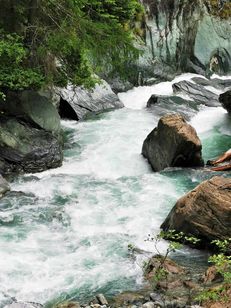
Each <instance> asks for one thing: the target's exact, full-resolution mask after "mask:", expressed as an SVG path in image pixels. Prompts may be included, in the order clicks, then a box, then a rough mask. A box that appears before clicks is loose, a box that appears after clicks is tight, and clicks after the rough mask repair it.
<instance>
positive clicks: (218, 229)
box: [161, 176, 231, 246]
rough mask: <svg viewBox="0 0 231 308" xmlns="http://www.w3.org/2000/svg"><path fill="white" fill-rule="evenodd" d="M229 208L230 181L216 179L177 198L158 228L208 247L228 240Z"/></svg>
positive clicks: (230, 209)
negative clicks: (193, 238)
mask: <svg viewBox="0 0 231 308" xmlns="http://www.w3.org/2000/svg"><path fill="white" fill-rule="evenodd" d="M230 205H231V179H229V178H224V177H218V176H216V177H213V178H212V179H210V180H207V181H204V182H202V183H201V184H200V185H198V186H197V187H196V188H195V189H193V190H192V191H190V192H189V193H187V194H186V195H185V196H183V197H182V198H180V199H179V200H178V201H177V203H176V205H175V206H174V207H173V209H172V210H171V212H170V213H169V215H168V217H167V218H166V220H165V221H164V223H163V224H162V226H161V228H162V229H163V230H176V232H181V231H182V232H184V233H185V234H187V235H193V236H195V237H196V238H198V239H201V245H203V246H208V245H210V243H211V241H213V240H225V239H228V238H230V234H231V223H230V221H231V207H230Z"/></svg>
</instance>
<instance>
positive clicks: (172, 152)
mask: <svg viewBox="0 0 231 308" xmlns="http://www.w3.org/2000/svg"><path fill="white" fill-rule="evenodd" d="M201 150H202V145H201V142H200V139H199V138H198V136H197V133H196V131H195V129H194V128H193V127H192V126H191V125H189V124H188V123H187V122H186V121H185V119H184V118H183V117H182V116H181V115H178V114H170V115H166V116H163V117H162V118H161V119H160V120H159V123H158V126H157V127H156V128H155V129H154V130H153V131H152V132H151V133H150V134H149V135H148V136H147V138H146V139H145V141H144V143H143V148H142V154H143V156H144V157H145V158H147V159H148V162H149V163H150V164H151V166H152V168H153V170H154V171H161V170H163V169H165V168H167V167H199V166H203V164H204V162H203V159H202V156H201Z"/></svg>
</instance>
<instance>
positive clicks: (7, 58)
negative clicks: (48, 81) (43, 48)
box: [0, 34, 43, 99]
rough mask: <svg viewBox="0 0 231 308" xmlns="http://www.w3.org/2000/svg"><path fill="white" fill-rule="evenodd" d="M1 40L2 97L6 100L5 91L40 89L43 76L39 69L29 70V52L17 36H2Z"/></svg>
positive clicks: (0, 78)
mask: <svg viewBox="0 0 231 308" xmlns="http://www.w3.org/2000/svg"><path fill="white" fill-rule="evenodd" d="M0 37H1V40H0V89H1V91H0V96H1V98H2V99H4V98H5V94H4V90H6V89H11V90H23V89H26V88H40V87H41V86H42V84H43V76H42V75H41V74H40V72H39V71H38V70H37V69H32V68H27V67H26V66H25V60H26V58H27V55H28V50H27V49H26V48H25V47H24V45H23V43H22V40H21V38H20V37H19V36H17V35H10V34H8V35H5V36H4V35H1V36H0Z"/></svg>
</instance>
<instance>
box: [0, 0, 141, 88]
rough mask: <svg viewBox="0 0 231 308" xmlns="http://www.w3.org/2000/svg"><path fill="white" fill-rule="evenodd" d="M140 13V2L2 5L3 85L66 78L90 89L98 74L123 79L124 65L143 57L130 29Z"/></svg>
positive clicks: (61, 0)
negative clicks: (119, 76)
mask: <svg viewBox="0 0 231 308" xmlns="http://www.w3.org/2000/svg"><path fill="white" fill-rule="evenodd" d="M142 12H143V8H142V6H141V4H140V3H139V1H138V0H127V1H123V0H103V1H99V0H91V1H88V0H39V1H38V0H30V1H26V0H19V1H12V2H11V6H10V5H6V4H4V3H3V5H2V7H1V12H0V29H2V30H0V31H1V33H2V35H1V43H0V67H1V72H2V73H3V74H2V77H0V78H1V80H0V89H5V88H6V89H12V90H16V89H24V88H31V87H41V86H42V84H43V83H46V84H47V83H49V84H57V85H62V86H64V85H66V84H67V83H68V82H72V83H74V84H76V85H85V86H87V87H92V86H93V85H94V84H95V82H97V79H96V78H95V77H94V73H96V74H98V73H101V72H105V71H106V72H107V73H108V74H109V73H111V74H115V73H116V74H117V75H118V74H119V75H121V76H124V77H125V76H126V74H127V70H126V65H127V64H129V62H130V61H133V60H134V59H136V58H137V57H138V56H139V52H138V51H137V49H136V48H134V46H133V34H132V31H131V28H132V24H133V22H134V21H135V20H136V16H138V15H140V14H142ZM5 16H6V18H3V17H5ZM7 67H8V70H7Z"/></svg>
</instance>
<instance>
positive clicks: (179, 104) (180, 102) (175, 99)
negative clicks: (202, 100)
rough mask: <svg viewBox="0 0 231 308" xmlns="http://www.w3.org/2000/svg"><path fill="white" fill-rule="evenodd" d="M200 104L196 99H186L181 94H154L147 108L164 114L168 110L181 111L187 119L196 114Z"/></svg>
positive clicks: (161, 114) (158, 113)
mask: <svg viewBox="0 0 231 308" xmlns="http://www.w3.org/2000/svg"><path fill="white" fill-rule="evenodd" d="M198 107H199V104H198V103H197V102H195V101H190V100H186V99H184V98H181V97H179V96H165V95H156V94H153V95H152V96H151V97H150V98H149V100H148V102H147V108H151V109H152V110H154V111H155V115H158V116H163V115H165V114H166V110H168V111H169V112H171V113H179V114H181V115H182V116H183V117H185V118H186V119H187V120H189V119H190V118H191V117H192V116H194V115H195V114H196V112H197V111H198Z"/></svg>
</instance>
